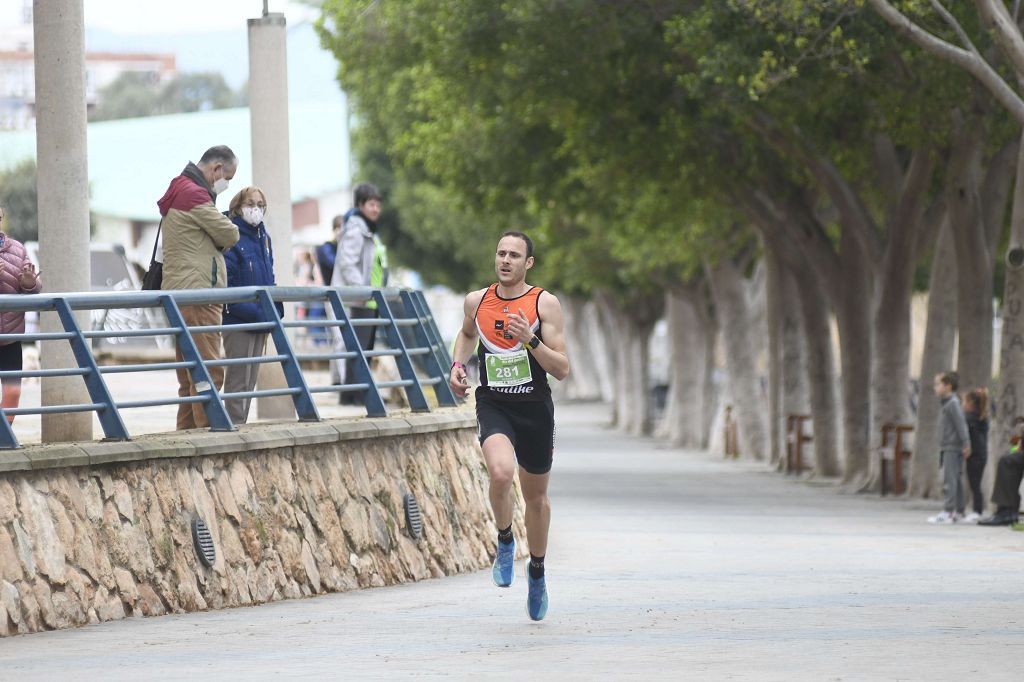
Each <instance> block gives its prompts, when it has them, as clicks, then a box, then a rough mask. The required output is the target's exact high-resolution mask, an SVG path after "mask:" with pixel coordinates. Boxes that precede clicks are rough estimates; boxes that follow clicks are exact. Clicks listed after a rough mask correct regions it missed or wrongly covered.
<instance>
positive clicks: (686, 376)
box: [661, 287, 713, 448]
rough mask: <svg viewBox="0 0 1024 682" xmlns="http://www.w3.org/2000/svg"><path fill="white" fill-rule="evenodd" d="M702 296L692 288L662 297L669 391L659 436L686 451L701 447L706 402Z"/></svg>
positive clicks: (675, 291)
mask: <svg viewBox="0 0 1024 682" xmlns="http://www.w3.org/2000/svg"><path fill="white" fill-rule="evenodd" d="M703 299H704V297H703V295H702V294H701V293H700V292H699V291H697V290H696V289H695V288H690V287H686V288H684V287H677V288H673V289H669V291H668V292H667V294H666V296H665V317H666V321H667V322H668V338H669V358H670V360H669V390H668V402H667V403H666V406H665V417H664V421H663V425H664V428H663V430H662V433H661V436H662V437H663V438H664V439H665V440H667V441H668V442H669V443H670V444H671V445H674V446H677V447H685V448H701V447H703V446H704V443H705V440H704V423H705V421H706V419H705V410H707V409H710V408H712V407H713V405H712V404H711V403H709V401H708V386H707V385H706V382H707V379H708V372H707V368H706V367H705V364H706V362H707V357H706V354H705V349H706V348H707V344H708V339H707V337H708V335H709V331H710V330H709V329H708V328H707V323H706V315H703V314H702V313H701V307H703V306H704V305H705V302H704V300H703Z"/></svg>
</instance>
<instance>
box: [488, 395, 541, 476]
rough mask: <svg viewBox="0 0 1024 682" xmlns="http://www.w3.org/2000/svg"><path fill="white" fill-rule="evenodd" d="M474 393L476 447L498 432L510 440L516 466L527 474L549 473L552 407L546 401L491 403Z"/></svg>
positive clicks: (489, 400) (493, 401)
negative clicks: (478, 440)
mask: <svg viewBox="0 0 1024 682" xmlns="http://www.w3.org/2000/svg"><path fill="white" fill-rule="evenodd" d="M481 393H483V392H482V391H479V392H477V397H476V423H477V436H478V437H479V438H480V444H481V445H483V443H484V441H485V440H487V439H488V438H490V437H491V436H493V435H495V434H498V433H502V434H505V435H506V436H508V439H509V440H510V441H512V447H513V448H514V449H515V451H516V460H517V461H518V462H519V466H521V467H522V468H523V469H525V470H526V471H528V472H529V473H531V474H538V475H539V474H546V473H548V472H549V471H551V461H552V458H553V456H554V449H555V405H554V403H553V402H551V398H548V399H547V400H531V401H526V400H522V401H511V400H494V399H493V398H490V397H488V396H487V395H481Z"/></svg>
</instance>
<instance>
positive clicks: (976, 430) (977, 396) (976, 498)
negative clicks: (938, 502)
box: [964, 388, 988, 523]
mask: <svg viewBox="0 0 1024 682" xmlns="http://www.w3.org/2000/svg"><path fill="white" fill-rule="evenodd" d="M964 417H965V418H966V419H967V431H968V433H970V436H971V454H970V456H969V457H968V458H967V462H966V464H967V482H968V484H969V485H970V488H971V507H972V511H971V513H970V514H968V515H967V516H965V517H964V522H966V523H976V522H977V521H978V520H979V519H980V518H981V514H982V512H983V511H984V509H985V497H984V495H982V493H981V475H982V474H983V473H984V472H985V463H986V462H987V461H988V390H987V389H984V388H976V389H974V390H973V391H970V392H968V394H967V395H966V396H965V397H964Z"/></svg>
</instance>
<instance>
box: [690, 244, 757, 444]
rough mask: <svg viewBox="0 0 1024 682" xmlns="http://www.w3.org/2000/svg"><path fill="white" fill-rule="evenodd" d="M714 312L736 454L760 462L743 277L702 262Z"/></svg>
mask: <svg viewBox="0 0 1024 682" xmlns="http://www.w3.org/2000/svg"><path fill="white" fill-rule="evenodd" d="M705 271H706V272H707V273H708V281H709V283H710V286H711V296H712V299H713V300H714V302H715V312H716V316H717V318H718V319H719V320H720V322H721V325H722V332H723V339H724V341H725V349H726V366H727V369H728V380H729V392H730V393H731V394H732V397H733V403H734V405H735V412H736V421H737V425H738V430H739V441H740V451H741V452H742V453H743V454H745V455H750V456H752V457H753V458H755V459H764V458H765V455H766V453H767V451H768V428H767V424H766V423H765V419H764V411H763V406H764V395H763V391H762V389H761V382H760V377H759V376H758V372H757V365H756V362H755V358H756V346H755V343H754V341H755V340H754V338H753V336H752V335H751V333H750V329H751V324H752V322H751V320H752V318H753V315H752V314H751V311H750V309H749V305H748V302H747V292H746V289H745V286H744V280H743V274H742V273H741V272H740V270H739V268H737V267H736V266H735V265H734V264H733V263H732V262H731V261H729V260H728V259H722V260H721V261H720V262H719V263H718V264H717V265H715V266H714V267H711V266H710V264H708V263H705Z"/></svg>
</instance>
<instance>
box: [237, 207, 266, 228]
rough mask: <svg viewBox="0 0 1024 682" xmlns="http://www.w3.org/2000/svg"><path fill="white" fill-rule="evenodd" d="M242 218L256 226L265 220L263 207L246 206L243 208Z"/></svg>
mask: <svg viewBox="0 0 1024 682" xmlns="http://www.w3.org/2000/svg"><path fill="white" fill-rule="evenodd" d="M242 220H244V221H245V222H247V223H249V224H250V225H252V226H253V227H256V226H257V225H259V224H260V223H262V222H263V209H262V208H260V207H259V206H245V207H243V208H242Z"/></svg>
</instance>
